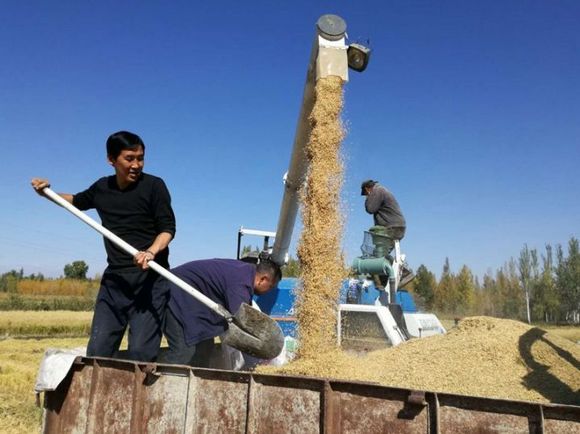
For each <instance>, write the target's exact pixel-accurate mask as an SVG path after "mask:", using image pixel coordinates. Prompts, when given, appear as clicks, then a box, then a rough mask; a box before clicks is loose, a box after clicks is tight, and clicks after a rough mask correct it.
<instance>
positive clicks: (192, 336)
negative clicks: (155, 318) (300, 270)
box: [163, 259, 282, 365]
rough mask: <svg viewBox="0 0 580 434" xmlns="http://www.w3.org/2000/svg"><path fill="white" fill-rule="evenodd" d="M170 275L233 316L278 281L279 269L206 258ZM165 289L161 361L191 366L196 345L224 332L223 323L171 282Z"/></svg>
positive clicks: (267, 264)
mask: <svg viewBox="0 0 580 434" xmlns="http://www.w3.org/2000/svg"><path fill="white" fill-rule="evenodd" d="M171 272H172V273H173V274H175V275H176V276H177V277H179V278H180V279H182V280H184V281H185V282H186V283H188V284H190V285H191V286H193V287H194V288H195V289H197V290H199V291H200V292H201V293H203V294H204V295H206V296H207V297H209V298H210V299H212V300H213V301H215V302H216V303H219V304H221V305H222V306H223V307H225V308H226V309H227V310H228V311H229V312H231V313H232V314H234V315H235V314H236V312H237V311H238V309H239V307H240V305H241V304H242V303H247V304H249V305H251V304H252V297H253V296H254V294H256V295H262V294H265V293H267V292H268V291H270V290H271V289H273V288H275V287H276V285H277V284H278V282H279V281H280V279H281V278H282V272H281V271H280V267H279V266H278V265H276V264H275V263H274V262H272V261H269V260H262V261H260V263H259V264H258V265H254V264H250V263H247V262H243V261H239V260H236V259H206V260H200V261H192V262H188V263H185V264H183V265H180V266H179V267H176V268H174V269H172V270H171ZM169 286H170V294H171V295H170V299H169V303H168V308H167V311H166V317H165V329H164V331H165V337H166V338H167V343H168V344H169V351H168V352H167V353H166V354H165V355H164V357H163V362H166V363H176V364H182V365H193V364H194V356H195V355H196V349H197V350H199V347H200V345H199V344H200V343H202V342H204V341H207V340H212V339H213V338H214V337H216V336H219V335H221V334H222V333H224V332H225V331H226V329H227V322H226V320H225V319H224V318H223V317H221V316H219V315H218V314H216V313H215V312H214V311H213V310H211V309H210V308H208V307H207V306H205V305H204V304H203V303H201V302H199V301H198V300H196V299H195V298H193V297H192V296H191V295H189V294H188V293H186V292H185V291H183V290H182V289H180V288H179V287H178V286H177V285H175V284H174V283H171V282H170V283H169ZM196 358H199V354H198V355H197V356H196Z"/></svg>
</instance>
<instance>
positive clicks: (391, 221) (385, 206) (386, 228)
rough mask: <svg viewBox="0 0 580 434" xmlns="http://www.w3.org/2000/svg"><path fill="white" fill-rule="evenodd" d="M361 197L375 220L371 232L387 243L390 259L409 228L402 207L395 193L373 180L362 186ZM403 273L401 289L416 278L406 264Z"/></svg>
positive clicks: (386, 250)
mask: <svg viewBox="0 0 580 434" xmlns="http://www.w3.org/2000/svg"><path fill="white" fill-rule="evenodd" d="M361 196H366V200H365V210H366V212H367V213H369V214H372V215H373V219H374V226H372V227H371V228H370V229H369V232H370V233H371V234H373V235H378V236H380V237H381V239H382V240H384V241H385V246H383V247H384V252H385V255H386V256H387V257H389V256H388V255H389V253H390V252H391V251H392V250H393V248H394V247H395V241H400V240H402V239H403V237H404V236H405V230H406V228H407V223H406V221H405V217H404V216H403V213H402V212H401V207H400V206H399V203H398V202H397V199H395V196H394V195H393V193H391V192H390V191H389V190H388V189H386V188H385V187H383V186H382V185H380V184H379V183H378V181H374V180H372V179H369V180H367V181H364V182H363V183H362V184H361ZM402 272H403V274H402V277H401V281H400V282H399V288H402V287H403V286H405V285H407V284H408V283H409V282H410V281H411V280H413V278H414V277H415V275H414V274H413V272H412V271H411V270H410V269H409V268H408V267H407V266H406V264H403V267H402Z"/></svg>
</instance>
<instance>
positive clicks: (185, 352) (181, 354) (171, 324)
mask: <svg viewBox="0 0 580 434" xmlns="http://www.w3.org/2000/svg"><path fill="white" fill-rule="evenodd" d="M163 332H164V334H165V338H166V339H167V343H168V344H169V350H168V351H167V352H166V353H165V354H164V355H163V360H160V362H162V363H175V364H179V365H191V364H192V363H193V358H194V356H195V349H196V346H195V345H187V343H186V342H185V335H184V333H183V326H182V325H181V323H180V322H179V321H178V319H177V318H175V315H173V312H171V309H170V308H169V307H168V308H167V310H166V312H165V325H164V329H163Z"/></svg>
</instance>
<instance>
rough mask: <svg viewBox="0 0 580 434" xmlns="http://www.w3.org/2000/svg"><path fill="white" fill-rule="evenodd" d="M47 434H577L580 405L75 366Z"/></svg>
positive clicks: (185, 370)
mask: <svg viewBox="0 0 580 434" xmlns="http://www.w3.org/2000/svg"><path fill="white" fill-rule="evenodd" d="M43 432H44V433H59V434H60V433H112V432H115V433H300V434H303V433H319V432H320V433H364V434H368V433H425V434H429V433H480V434H484V433H534V434H536V433H538V434H539V433H553V434H562V433H580V407H576V406H566V405H551V404H538V403H531V402H520V401H507V400H499V399H486V398H476V397H471V396H459V395H451V394H444V393H433V392H426V391H413V390H407V389H398V388H392V387H384V386H378V385H374V384H368V383H360V382H347V381H333V380H325V379H320V378H310V377H296V376H278V375H262V374H255V373H247V372H234V371H218V370H210V369H197V368H189V367H186V366H176V365H158V364H146V363H135V362H129V361H122V360H113V359H100V358H80V357H79V358H78V359H77V360H76V361H75V363H74V364H73V365H72V368H71V370H70V372H69V373H68V375H67V377H66V378H65V380H64V381H63V382H62V383H61V384H60V385H59V387H58V388H57V389H56V390H55V391H52V392H45V396H44V417H43Z"/></svg>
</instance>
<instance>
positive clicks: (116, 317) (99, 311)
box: [31, 131, 175, 361]
mask: <svg viewBox="0 0 580 434" xmlns="http://www.w3.org/2000/svg"><path fill="white" fill-rule="evenodd" d="M107 159H108V162H109V164H111V166H113V168H114V169H115V174H114V175H113V176H108V177H103V178H101V179H99V180H98V181H96V182H95V183H94V184H93V185H91V186H90V187H89V188H88V189H87V190H85V191H82V192H80V193H77V194H75V195H72V194H63V193H61V194H60V196H61V197H62V198H63V199H65V200H66V201H67V202H69V203H70V204H72V205H74V206H75V207H76V208H78V209H80V210H88V209H92V208H95V209H96V210H97V212H98V214H99V216H100V218H101V220H102V223H103V226H104V227H105V228H107V229H109V230H110V231H111V232H113V233H116V234H118V235H119V237H121V238H122V239H123V240H124V241H126V242H128V243H129V244H131V245H133V246H135V247H136V248H137V250H138V251H137V253H136V254H135V255H134V256H133V257H131V256H130V255H128V254H127V253H125V252H124V251H123V250H122V249H120V248H118V247H117V246H116V245H115V244H114V243H112V242H111V241H110V240H108V239H106V238H105V250H106V251H107V263H108V266H107V268H106V269H105V271H104V273H103V277H102V280H101V287H100V289H99V294H98V296H97V300H96V303H95V312H94V316H93V322H92V326H91V336H90V339H89V344H88V347H87V356H90V357H94V356H97V357H113V356H114V355H115V353H116V352H117V351H118V349H119V345H120V343H121V340H122V338H123V335H124V333H125V329H126V328H127V326H129V348H128V350H129V351H128V356H127V357H128V358H131V359H134V360H141V361H154V360H155V358H156V357H157V353H158V351H159V344H160V342H161V326H162V322H163V316H164V313H165V307H166V304H167V300H168V296H169V292H168V285H167V282H166V281H164V280H163V279H161V278H160V276H159V275H158V274H157V273H155V272H153V271H152V270H150V269H149V266H148V262H149V261H152V260H155V262H157V263H158V264H159V265H160V266H162V267H164V268H169V261H168V258H169V249H168V245H169V243H170V242H171V240H172V239H173V237H174V235H175V215H174V213H173V210H172V208H171V197H170V195H169V192H168V190H167V187H166V186H165V183H164V182H163V180H162V179H161V178H158V177H155V176H152V175H149V174H146V173H144V172H143V167H144V159H145V144H144V143H143V141H142V140H141V138H140V137H139V136H137V135H136V134H133V133H130V132H127V131H119V132H117V133H114V134H112V135H111V136H110V137H109V138H108V140H107ZM31 184H32V187H33V188H34V189H35V190H36V192H37V193H39V194H40V195H42V196H45V194H44V193H43V190H44V189H45V188H46V187H50V184H49V182H48V180H45V179H40V178H34V179H33V180H32V182H31Z"/></svg>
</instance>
